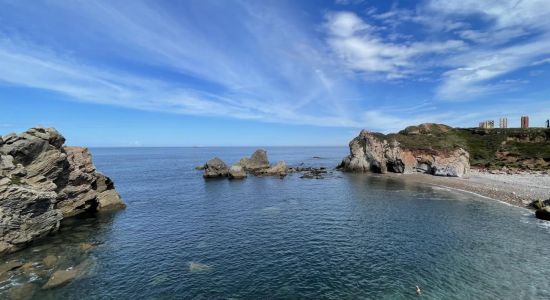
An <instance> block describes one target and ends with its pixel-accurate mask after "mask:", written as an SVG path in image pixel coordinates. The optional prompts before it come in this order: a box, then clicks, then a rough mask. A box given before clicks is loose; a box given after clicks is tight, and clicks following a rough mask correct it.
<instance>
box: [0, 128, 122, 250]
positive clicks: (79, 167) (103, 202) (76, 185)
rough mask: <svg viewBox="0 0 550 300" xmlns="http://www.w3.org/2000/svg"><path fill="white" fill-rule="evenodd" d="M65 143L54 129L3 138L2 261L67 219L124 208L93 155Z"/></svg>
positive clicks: (0, 169)
mask: <svg viewBox="0 0 550 300" xmlns="http://www.w3.org/2000/svg"><path fill="white" fill-rule="evenodd" d="M64 143H65V138H64V137H63V136H62V135H61V134H59V133H58V132H57V131H56V130H55V129H53V128H31V129H29V130H27V131H26V132H24V133H22V134H19V135H16V134H9V135H6V136H4V137H1V138H0V255H2V254H6V253H10V252H14V251H17V250H19V249H22V248H24V247H26V246H27V245H29V244H30V243H31V242H32V241H34V240H36V239H39V238H41V237H44V236H46V235H48V234H50V233H52V232H55V231H57V230H58V229H59V226H60V222H61V220H63V219H65V218H69V217H73V216H76V215H79V214H82V213H87V212H97V211H106V210H113V209H119V208H124V207H125V204H124V203H123V201H122V200H121V198H120V196H119V194H118V193H117V192H116V190H115V188H114V184H113V182H112V181H111V179H109V177H107V176H105V175H103V174H101V173H99V172H97V171H96V169H95V167H94V165H93V163H92V157H91V154H90V152H89V151H88V149H86V148H81V147H66V146H63V144H64Z"/></svg>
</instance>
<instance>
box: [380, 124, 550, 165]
mask: <svg viewBox="0 0 550 300" xmlns="http://www.w3.org/2000/svg"><path fill="white" fill-rule="evenodd" d="M379 137H380V138H383V139H386V140H393V139H395V140H397V141H398V142H400V143H401V145H402V146H403V147H404V148H410V149H422V150H430V149H434V150H451V149H454V148H457V147H461V148H464V149H466V150H467V151H468V152H469V153H470V163H471V165H472V166H476V167H486V168H502V167H507V168H516V169H530V170H548V169H550V129H546V128H527V129H522V128H504V129H501V128H494V129H480V128H452V127H449V126H447V125H443V124H421V125H418V126H409V127H407V128H405V129H404V130H401V131H400V132H399V133H392V134H387V135H383V134H379Z"/></svg>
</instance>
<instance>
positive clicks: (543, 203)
mask: <svg viewBox="0 0 550 300" xmlns="http://www.w3.org/2000/svg"><path fill="white" fill-rule="evenodd" d="M545 206H550V199H547V200H544V201H543V200H535V201H533V202H531V203H530V204H529V207H530V208H534V209H541V208H543V207H545Z"/></svg>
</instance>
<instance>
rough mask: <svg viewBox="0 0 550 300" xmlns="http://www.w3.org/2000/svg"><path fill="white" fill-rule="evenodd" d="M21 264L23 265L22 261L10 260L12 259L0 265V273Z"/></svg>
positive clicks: (18, 266)
mask: <svg viewBox="0 0 550 300" xmlns="http://www.w3.org/2000/svg"><path fill="white" fill-rule="evenodd" d="M21 266H23V263H22V262H20V261H16V260H12V261H8V262H5V263H4V264H1V265H0V275H2V274H4V273H7V272H9V271H11V270H15V269H17V268H20V267H21Z"/></svg>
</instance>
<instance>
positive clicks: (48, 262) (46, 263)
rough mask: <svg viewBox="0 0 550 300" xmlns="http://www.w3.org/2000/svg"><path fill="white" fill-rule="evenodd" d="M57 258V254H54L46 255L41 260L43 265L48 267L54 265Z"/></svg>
mask: <svg viewBox="0 0 550 300" xmlns="http://www.w3.org/2000/svg"><path fill="white" fill-rule="evenodd" d="M58 260H59V259H58V258H57V256H55V255H48V256H46V257H45V258H44V259H43V260H42V262H43V263H44V266H46V267H48V268H52V267H54V266H55V265H56V264H57V261H58Z"/></svg>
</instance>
